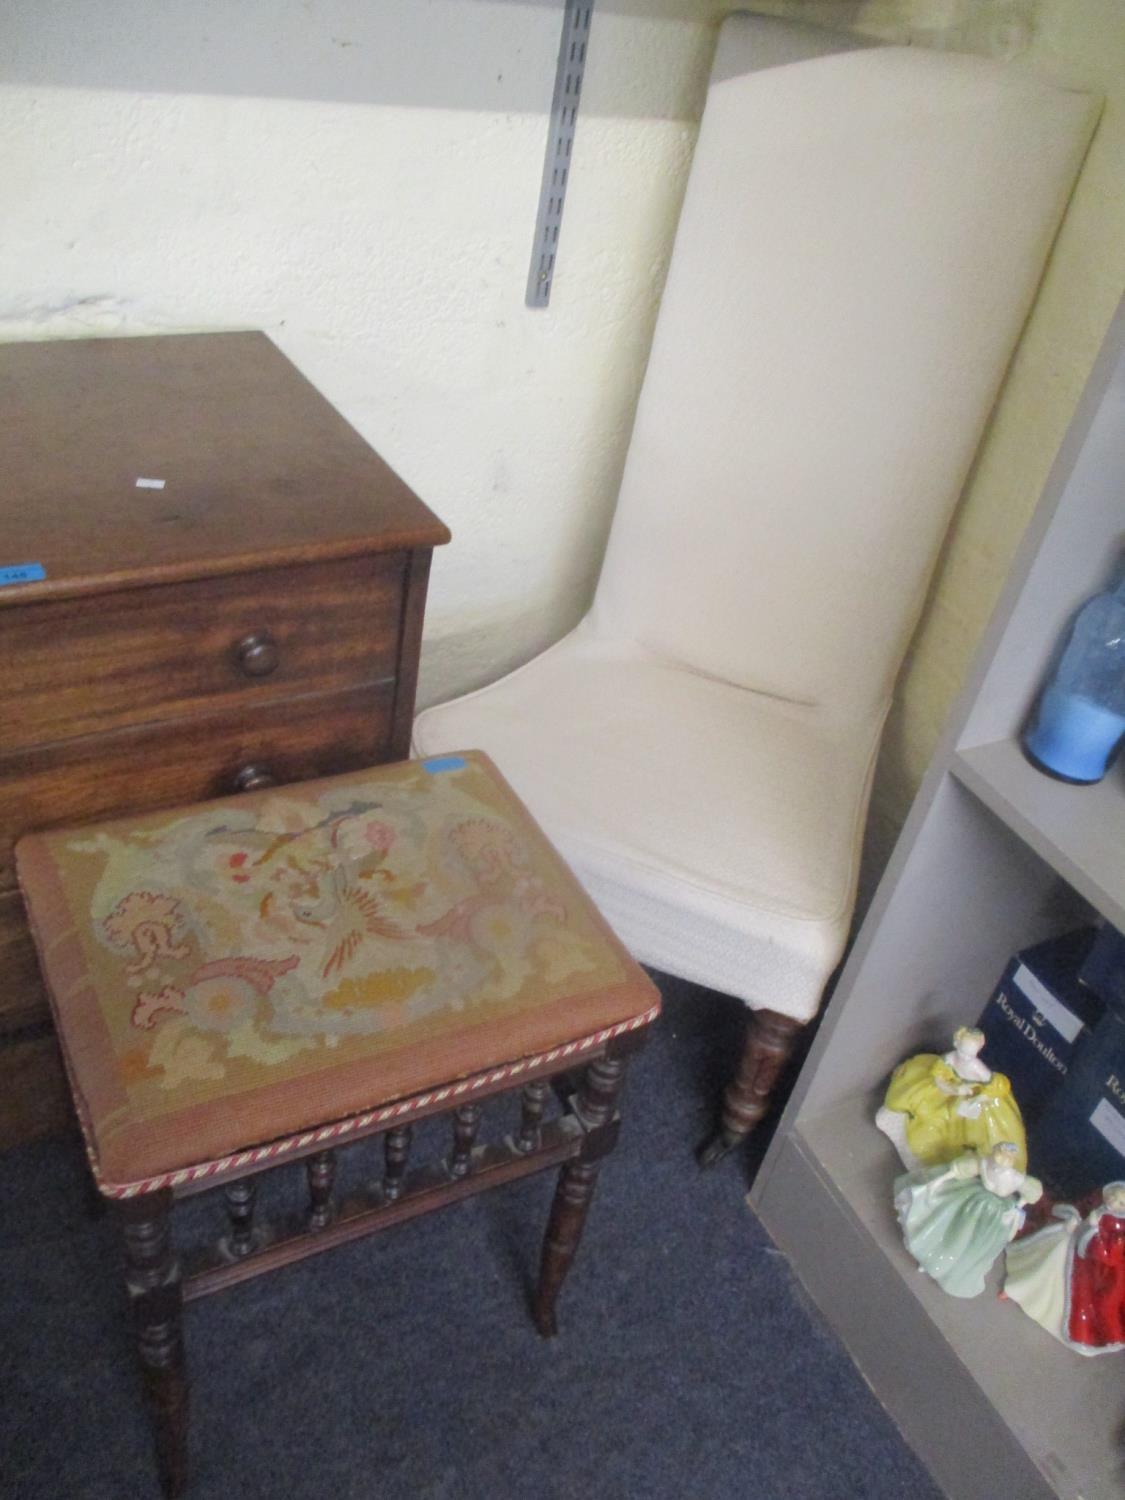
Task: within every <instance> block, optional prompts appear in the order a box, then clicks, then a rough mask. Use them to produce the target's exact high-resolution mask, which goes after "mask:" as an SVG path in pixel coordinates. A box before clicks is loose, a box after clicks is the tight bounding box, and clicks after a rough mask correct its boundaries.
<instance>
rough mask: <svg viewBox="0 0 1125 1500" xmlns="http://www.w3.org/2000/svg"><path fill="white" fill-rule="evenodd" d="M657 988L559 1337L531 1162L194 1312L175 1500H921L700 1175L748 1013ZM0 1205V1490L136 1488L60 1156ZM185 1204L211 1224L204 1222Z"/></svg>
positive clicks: (0, 1164) (88, 1223) (101, 1258)
mask: <svg viewBox="0 0 1125 1500" xmlns="http://www.w3.org/2000/svg"><path fill="white" fill-rule="evenodd" d="M662 987H663V989H664V991H665V996H666V1010H665V1014H664V1017H663V1018H662V1020H661V1022H660V1023H659V1025H658V1027H657V1029H656V1034H655V1036H654V1038H653V1041H652V1043H651V1044H650V1046H649V1048H648V1049H647V1051H646V1052H645V1053H643V1054H642V1055H641V1057H639V1058H638V1059H636V1060H635V1062H634V1063H633V1065H632V1072H631V1077H630V1079H629V1083H628V1086H627V1092H626V1098H625V1127H624V1131H623V1135H622V1140H621V1143H620V1145H619V1147H618V1150H617V1152H616V1154H615V1155H614V1156H613V1157H611V1158H610V1160H609V1162H608V1163H607V1166H606V1168H605V1171H604V1172H603V1174H602V1180H601V1184H600V1187H599V1191H598V1196H597V1198H596V1199H595V1202H594V1206H593V1209H592V1210H591V1215H590V1221H589V1224H588V1227H587V1232H586V1238H585V1242H584V1244H583V1247H582V1251H581V1253H580V1255H579V1258H578V1261H577V1263H576V1265H575V1268H574V1271H573V1272H572V1275H571V1278H570V1281H569V1282H568V1284H567V1286H566V1288H565V1290H564V1293H563V1297H562V1300H561V1302H560V1322H561V1326H562V1332H561V1334H560V1337H559V1338H558V1339H556V1340H555V1341H553V1342H551V1343H545V1342H543V1341H541V1340H540V1339H539V1338H538V1337H537V1335H536V1334H535V1332H534V1331H533V1329H532V1326H531V1323H530V1320H529V1318H528V1316H527V1311H526V1298H527V1288H528V1283H529V1280H530V1278H531V1276H532V1274H533V1271H534V1268H535V1266H536V1262H537V1257H538V1240H539V1234H540V1231H541V1228H542V1225H543V1222H544V1217H545V1214H546V1210H547V1205H548V1202H549V1198H550V1193H551V1187H552V1181H551V1176H549V1175H547V1174H544V1175H541V1176H539V1177H536V1178H533V1179H531V1180H529V1181H527V1182H525V1183H522V1184H517V1185H515V1186H513V1187H510V1188H507V1189H503V1190H500V1191H498V1192H494V1193H490V1194H486V1195H484V1196H482V1197H481V1198H478V1199H476V1200H475V1201H473V1202H469V1203H465V1204H462V1205H459V1206H457V1207H455V1208H451V1209H447V1210H445V1211H444V1212H443V1213H441V1214H435V1215H432V1216H430V1217H428V1218H426V1219H424V1220H420V1221H417V1222H416V1223H414V1224H411V1225H407V1226H404V1227H402V1228H400V1229H398V1230H394V1231H391V1232H390V1233H388V1234H386V1235H383V1236H380V1237H377V1238H375V1239H370V1240H367V1241H366V1242H363V1243H359V1244H355V1245H350V1246H346V1247H344V1248H341V1249H338V1250H335V1251H333V1252H331V1254H329V1255H325V1256H323V1257H320V1258H319V1259H316V1260H313V1261H310V1262H306V1263H305V1264H304V1265H302V1266H298V1267H293V1268H291V1269H289V1270H287V1271H284V1272H279V1273H276V1274H274V1275H272V1276H267V1277H264V1278H262V1279H260V1280H258V1281H256V1282H252V1283H250V1284H249V1285H247V1286H245V1287H242V1288H239V1289H235V1290H233V1291H231V1292H228V1293H226V1294H224V1295H222V1296H218V1297H212V1298H208V1299H206V1300H205V1301H203V1302H199V1303H195V1304H193V1305H192V1306H191V1307H190V1308H189V1309H188V1312H187V1338H188V1358H189V1362H190V1369H191V1373H192V1376H193V1382H194V1385H193V1413H192V1423H193V1434H192V1463H193V1474H192V1483H191V1486H190V1488H189V1500H191V1497H194V1500H219V1497H222V1500H228V1497H235V1496H237V1497H245V1500H257V1497H262V1500H265V1497H270V1500H273V1497H279V1500H280V1497H286V1500H508V1497H513V1500H514V1497H517V1496H521V1497H522V1496H527V1497H529V1500H804V1497H806V1496H807V1497H816V1500H845V1497H853V1496H854V1497H859V1496H862V1497H864V1500H899V1497H905V1496H909V1497H910V1500H939V1492H938V1491H937V1490H936V1489H935V1487H934V1485H933V1483H932V1481H931V1480H930V1479H929V1478H928V1477H927V1475H926V1474H925V1472H924V1470H923V1469H922V1468H921V1466H920V1465H919V1464H918V1462H917V1461H916V1460H915V1459H914V1457H913V1456H912V1454H911V1453H910V1452H909V1450H908V1449H907V1448H906V1446H905V1445H904V1443H903V1442H902V1440H901V1438H900V1437H899V1436H898V1434H897V1433H896V1431H895V1429H894V1427H893V1426H892V1424H891V1422H890V1420H889V1419H888V1417H887V1416H886V1414H885V1413H884V1412H883V1411H882V1409H881V1408H880V1406H879V1404H878V1403H877V1401H876V1400H875V1398H874V1397H873V1396H872V1394H871V1392H870V1391H869V1390H868V1389H867V1387H866V1386H865V1385H864V1383H863V1381H862V1379H861V1378H860V1376H859V1375H858V1374H857V1372H856V1371H855V1369H854V1368H853V1366H852V1365H851V1363H850V1362H849V1360H848V1358H847V1356H846V1355H845V1353H844V1352H843V1350H842V1349H841V1347H840V1346H839V1344H838V1343H837V1342H836V1340H835V1338H834V1337H833V1336H832V1335H831V1334H830V1333H829V1332H828V1330H827V1329H826V1327H825V1326H824V1325H823V1323H822V1322H821V1321H820V1318H819V1316H818V1315H817V1313H816V1312H815V1311H814V1310H813V1309H812V1308H811V1307H810V1305H809V1304H808V1303H807V1301H806V1299H805V1298H804V1296H803V1294H802V1292H801V1290H800V1288H799V1286H798V1284H797V1282H796V1280H795V1278H794V1277H793V1275H792V1273H791V1272H790V1270H789V1267H788V1265H787V1263H786V1261H785V1259H784V1258H783V1257H782V1256H781V1255H780V1253H779V1252H778V1251H776V1250H775V1249H774V1248H773V1247H772V1246H771V1244H770V1242H769V1239H768V1238H767V1236H766V1234H765V1233H764V1231H763V1230H762V1228H761V1227H760V1226H759V1224H758V1223H757V1221H756V1220H755V1219H754V1217H753V1215H752V1214H751V1213H750V1211H749V1209H748V1208H747V1207H746V1204H745V1201H744V1194H745V1190H746V1166H745V1163H744V1162H742V1161H737V1160H733V1159H730V1158H728V1159H727V1160H726V1161H725V1162H723V1163H722V1164H721V1165H720V1166H719V1167H718V1168H717V1169H715V1170H714V1171H712V1172H711V1173H709V1174H700V1173H699V1172H698V1171H697V1170H696V1168H695V1166H694V1164H693V1161H692V1156H691V1149H692V1145H693V1143H694V1142H695V1141H696V1139H697V1138H698V1137H699V1136H700V1135H701V1133H702V1132H703V1130H704V1128H705V1126H706V1124H707V1122H708V1120H709V1117H710V1109H711V1105H712V1102H713V1097H714V1094H713V1090H714V1088H715V1087H716V1083H717V1081H718V1079H719V1078H721V1076H722V1074H723V1072H724V1071H725V1068H726V1066H727V1058H729V1056H730V1052H731V1048H732V1047H733V1046H735V1045H736V1043H737V1037H738V1025H739V1020H740V1015H739V1010H738V1008H737V1007H735V1006H732V1005H730V1004H729V1002H723V1001H721V1000H719V999H718V998H716V997H712V996H709V995H702V994H700V992H698V991H693V990H690V989H689V988H687V987H680V986H678V985H676V984H674V983H673V982H671V981H665V982H663V983H662ZM498 1108H501V1106H497V1105H493V1106H492V1107H491V1111H490V1109H489V1108H487V1107H486V1110H485V1126H484V1128H485V1129H486V1130H487V1127H488V1123H489V1120H490V1114H491V1117H492V1119H493V1126H494V1129H495V1128H496V1125H497V1121H496V1114H497V1110H498ZM438 1128H440V1127H438V1125H437V1122H433V1123H432V1126H428V1127H427V1129H429V1130H431V1133H432V1131H433V1130H436V1129H438ZM505 1128H508V1126H507V1119H506V1115H505V1117H504V1118H503V1120H501V1121H500V1122H499V1132H498V1133H502V1131H503V1130H504V1129H505ZM482 1138H483V1135H482ZM443 1140H444V1130H442V1135H441V1137H440V1141H443ZM440 1141H439V1148H440ZM424 1146H425V1142H424V1140H420V1141H419V1143H418V1145H417V1146H416V1151H417V1152H418V1154H419V1155H421V1153H422V1151H423V1150H424ZM373 1150H374V1148H372V1147H367V1148H365V1147H364V1146H363V1145H360V1146H358V1147H354V1148H352V1149H351V1151H350V1152H349V1153H346V1154H345V1162H344V1166H343V1168H342V1176H344V1177H347V1176H349V1175H350V1176H355V1175H356V1174H362V1173H363V1172H364V1170H365V1169H366V1168H367V1167H368V1166H369V1163H370V1157H371V1155H372V1154H373ZM365 1156H366V1157H367V1160H366V1161H365V1159H364V1158H365ZM297 1175H298V1174H295V1173H291V1174H290V1176H292V1177H296V1176H297ZM274 1180H275V1182H276V1184H277V1186H276V1187H275V1189H274V1192H275V1193H278V1194H281V1193H284V1192H286V1191H287V1190H288V1185H287V1183H286V1181H285V1174H284V1173H282V1174H275V1179H274ZM0 1201H2V1202H3V1204H4V1210H3V1221H2V1225H0V1266H2V1267H3V1283H2V1286H0V1492H2V1493H3V1494H4V1495H5V1496H7V1497H8V1500H134V1497H135V1500H148V1497H153V1500H155V1497H157V1496H158V1490H157V1486H156V1484H155V1481H154V1478H153V1469H152V1464H151V1458H150V1448H149V1435H148V1430H147V1426H146V1420H145V1418H144V1415H143V1413H142V1409H141V1405H140V1400H139V1392H138V1386H137V1382H136V1377H135V1374H134V1368H133V1364H132V1355H131V1350H130V1347H129V1344H128V1342H127V1336H126V1321H125V1316H124V1306H123V1295H122V1293H121V1291H120V1289H119V1285H118V1277H117V1269H116V1254H115V1241H114V1232H113V1228H112V1225H111V1223H110V1222H109V1220H108V1219H107V1218H105V1217H102V1218H100V1219H99V1218H92V1217H90V1216H89V1210H88V1202H87V1197H86V1194H85V1190H84V1166H83V1162H82V1159H81V1156H80V1153H79V1151H78V1149H77V1147H76V1146H75V1145H74V1144H73V1143H67V1142H51V1143H45V1144H37V1145H35V1146H31V1147H24V1148H21V1149H19V1150H16V1151H13V1152H10V1153H8V1154H7V1155H6V1156H3V1157H0ZM181 1212H185V1211H183V1210H182V1211H181ZM186 1213H187V1215H188V1223H187V1224H186V1226H185V1227H186V1230H187V1232H188V1233H189V1235H190V1234H200V1233H204V1234H205V1233H207V1232H208V1230H209V1227H210V1225H211V1224H212V1223H213V1222H214V1221H213V1219H212V1217H211V1216H212V1215H217V1214H218V1213H219V1210H218V1208H214V1209H212V1208H211V1207H210V1205H208V1204H206V1203H205V1202H204V1201H202V1200H195V1202H194V1203H193V1204H191V1205H190V1206H189V1208H188V1209H187V1210H186Z"/></svg>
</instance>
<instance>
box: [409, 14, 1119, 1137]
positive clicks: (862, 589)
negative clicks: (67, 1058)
mask: <svg viewBox="0 0 1125 1500" xmlns="http://www.w3.org/2000/svg"><path fill="white" fill-rule="evenodd" d="M779 26H781V27H783V26H784V23H777V22H773V23H771V22H767V21H764V20H763V19H762V18H751V17H742V16H736V17H732V18H731V19H729V20H728V21H727V22H726V23H725V24H724V28H723V34H722V38H721V41H720V47H719V52H718V54H717V59H716V64H715V68H714V71H713V75H712V82H711V87H710V92H709V95H708V100H707V106H706V111H705V114H704V118H703V123H702V127H701V131H700V136H699V142H698V146H697V148H696V153H695V159H694V162H693V165H692V169H691V175H690V180H689V183H688V190H687V196H686V199H685V202H684V207H683V213H682V217H681V220H680V225H679V229H678V232H677V237H676V243H675V249H674V253H673V257H672V262H671V268H670V271H669V275H668V280H667V285H666V288H665V291H664V296H663V301H662V305H661V309H660V315H659V319H658V323H657V328H656V334H655V338H654V341H653V346H652V354H651V358H650V361H649V365H648V371H647V374H646V376H645V380H644V386H643V389H642V391H641V396H640V401H639V405H638V408H637V414H636V421H635V426H634V429H633V434H632V439H631V442H630V446H629V452H628V458H627V462H626V467H625V473H624V477H623V480H622V484H621V491H620V497H619V501H618V507H617V512H616V516H615V519H614V523H613V529H612V534H611V537H610V542H609V547H608V551H607V554H606V558H605V563H604V566H603V569H602V573H601V578H600V581H599V583H598V587H597V594H596V598H595V600H594V604H593V608H592V609H591V611H590V613H589V615H588V616H587V617H586V619H584V620H583V621H582V623H581V624H580V625H579V626H578V628H577V629H576V630H575V631H573V633H572V634H570V635H568V636H567V637H566V638H565V639H563V640H561V641H559V642H558V644H557V645H555V646H554V647H552V648H551V649H550V650H549V651H547V652H545V653H544V654H543V655H542V656H540V657H538V658H536V659H535V660H534V661H532V662H530V663H529V664H528V665H527V666H525V667H523V668H521V669H520V670H519V671H516V672H513V673H512V674H511V675H510V676H508V677H505V678H504V679H503V680H501V681H500V682H497V683H496V684H494V685H493V686H491V687H487V688H485V689H483V690H482V691H480V692H476V693H471V694H469V695H468V696H467V697H464V698H461V699H458V700H456V701H454V702H452V703H448V704H445V705H442V706H440V707H437V708H433V709H430V710H429V711H428V712H426V713H423V714H422V715H421V716H420V717H419V719H418V721H417V723H416V726H415V744H416V747H417V749H418V750H419V752H420V753H423V754H427V755H429V754H434V753H436V752H442V751H447V750H455V749H460V748H470V747H481V748H483V749H484V750H486V751H488V752H489V753H490V754H491V755H493V756H494V757H495V759H496V760H497V761H498V763H499V764H500V766H501V767H502V768H503V770H504V771H505V773H506V775H507V776H508V777H509V778H510V780H511V781H512V783H513V784H514V786H515V787H516V789H517V790H518V791H519V792H520V793H521V795H522V796H523V797H524V798H525V800H526V801H527V802H528V804H529V805H530V807H531V808H532V810H533V811H534V813H535V815H536V817H537V818H538V819H539V820H540V821H541V823H542V824H543V826H544V827H545V828H546V829H547V831H548V832H549V833H550V834H551V836H552V837H553V838H554V839H555V841H556V842H557V844H558V846H559V847H560V849H561V850H562V851H563V853H564V854H565V855H566V856H567V858H568V859H569V860H570V862H571V864H572V866H573V868H574V870H575V871H576V872H577V874H578V876H579V878H580V879H581V881H582V882H583V883H584V884H585V886H586V887H587V889H588V890H589V891H590V893H591V894H592V896H593V897H594V899H595V901H596V902H597V904H598V906H599V907H600V908H601V910H602V911H603V913H604V914H605V916H606V917H607V918H608V919H609V921H610V923H611V924H612V925H613V926H614V927H615V928H616V930H617V932H618V933H619V934H620V936H621V937H622V938H623V940H624V941H625V943H626V944H627V945H628V946H629V947H630V949H631V950H632V951H633V952H634V953H635V954H636V956H637V957H638V958H640V959H641V960H642V961H643V962H645V963H647V964H650V965H652V966H654V967H655V968H657V969H661V970H665V971H667V972H670V973H672V974H676V975H680V976H682V977H684V978H686V979H689V980H695V981H698V982H699V983H700V984H703V985H706V986H709V987H712V988H714V989H717V990H720V991H723V992H725V993H727V994H731V995H735V996H738V997H740V998H741V999H742V1000H743V1001H744V1002H745V1003H746V1005H747V1006H748V1007H750V1010H751V1016H750V1025H749V1029H748V1039H747V1043H746V1049H745V1053H744V1056H743V1058H742V1062H741V1065H740V1067H739V1068H738V1071H737V1076H736V1077H735V1078H734V1080H733V1081H732V1083H731V1084H730V1086H729V1088H728V1089H727V1092H726V1097H725V1105H724V1110H723V1116H722V1128H721V1132H720V1134H719V1136H718V1137H716V1140H715V1141H714V1142H713V1143H712V1145H711V1147H710V1148H709V1149H708V1150H707V1151H706V1152H705V1153H704V1156H705V1159H708V1160H710V1159H714V1158H715V1157H716V1156H718V1155H720V1154H721V1153H722V1151H723V1150H725V1149H729V1147H731V1146H732V1145H733V1144H734V1143H735V1142H736V1141H737V1140H738V1139H739V1138H740V1137H742V1136H743V1135H744V1134H745V1133H746V1132H747V1131H748V1130H749V1129H750V1128H751V1127H752V1126H753V1125H754V1124H755V1123H756V1122H757V1121H758V1119H759V1118H760V1117H761V1116H762V1115H763V1113H764V1112H765V1109H766V1104H767V1099H768V1095H769V1091H770V1088H771V1086H772V1083H773V1081H774V1078H775V1076H776V1074H777V1071H778V1069H779V1067H780V1065H781V1063H782V1062H783V1061H784V1059H785V1058H786V1057H787V1055H788V1054H789V1051H790V1050H791V1048H792V1045H793V1042H794V1040H795V1038H796V1036H797V1034H798V1032H799V1029H800V1028H801V1027H802V1026H803V1025H804V1024H805V1023H806V1022H807V1021H809V1020H810V1019H811V1018H812V1017H813V1016H814V1015H815V1014H816V1012H817V1009H818V1007H819V1005H820V1001H821V996H822V993H823V990H824V986H825V983H826V981H827V980H828V978H829V977H830V975H831V973H832V971H833V969H834V968H835V966H836V965H837V963H838V962H839V959H840V957H841V954H842V951H843V948H844V944H845V940H846V938H847V935H848V926H849V920H850V917H851V912H852V906H853V902H854V896H855V885H856V873H857V866H858V860H859V854H860V845H861V839H862V834H863V827H864V821H865V814H866V809H867V801H868V795H869V790H870V786H871V777H872V770H873V767H874V764H875V756H876V752H877V749H878V745H879V737H880V732H881V729H882V725H883V721H884V717H885V715H886V712H887V708H888V705H889V702H890V698H891V692H892V688H893V684H894V680H895V675H896V672H897V670H898V667H899V664H900V662H901V660H902V656H903V653H904V651H905V649H906V645H907V642H908V640H909V637H910V634H911V631H912V629H913V627H914V625H915V622H916V620H917V617H918V613H919V610H920V608H921V605H922V600H923V596H924V593H925V590H926V585H927V580H928V579H929V576H930V573H931V570H932V568H933V564H934V560H935V557H936V554H937V551H938V548H939V546H940V544H941V541H942V537H943V535H944V532H945V530H946V526H947V524H948V521H949V517H950V513H951V511H952V509H953V506H954V504H955V502H956V500H957V497H958V493H959V491H960V489H961V487H962V484H963V482H964V480H965V476H966V473H967V471H968V468H969V465H970V463H971V461H972V458H973V454H974V451H975V449H976V447H977V444H978V442H979V439H980V435H981V431H982V429H983V427H984V425H985V422H986V420H987V418H988V414H989V410H990V408H991V406H992V403H993V401H994V398H995V396H996V393H997V389H998V387H999V385H1000V382H1001V380H1002V378H1003V375H1004V370H1005V367H1006V365H1007V362H1008V360H1009V357H1010V355H1011V353H1012V349H1013V347H1014V345H1015V343H1016V340H1017V338H1018V336H1019V332H1020V328H1021V325H1022V323H1023V320H1024V318H1025V316H1026V314H1027V311H1028V308H1029V306H1030V304H1031V302H1032V300H1033V297H1034V295H1035V291H1036V287H1037V283H1038V281H1039V277H1040V275H1041V272H1042V269H1043V265H1044V261H1045V259H1046V257H1047V254H1048V251H1049V248H1050V245H1051V241H1052V238H1053V236H1054V234H1055V231H1056V228H1057V225H1058V222H1059V219H1060V217H1061V215H1062V212H1063V209H1064V206H1065V203H1066V200H1067V196H1068V194H1069V191H1070V188H1071V185H1072V183H1073V180H1074V178H1075V175H1076V173H1077V170H1078V167H1079V164H1080V162H1081V159H1082V155H1083V152H1084V150H1085V147H1086V145H1087V142H1088V140H1089V137H1090V133H1091V131H1092V129H1093V126H1094V123H1095V119H1096V106H1095V105H1094V102H1093V101H1092V100H1091V99H1090V98H1089V97H1088V96H1086V95H1083V94H1079V93H1075V92H1070V91H1066V90H1063V89H1059V88H1055V87H1053V86H1049V85H1047V84H1045V83H1043V82H1040V81H1038V80H1036V79H1034V78H1033V77H1031V76H1029V75H1028V74H1026V73H1024V72H1022V71H1020V70H1018V69H1016V68H1013V67H1005V66H1002V65H1000V64H997V63H993V62H991V61H987V60H983V59H980V58H974V57H966V56H955V55H951V54H939V53H932V52H924V51H918V50H912V49H904V48H890V47H888V48H872V49H864V50H852V51H845V52H842V53H841V52H839V51H838V50H833V53H832V55H826V56H818V57H815V58H813V59H808V58H806V60H801V61H794V62H788V63H785V64H783V65H779V66H769V67H767V68H766V69H764V70H758V71H754V70H752V68H751V67H750V62H751V61H752V60H753V59H754V58H755V57H756V56H757V57H758V58H759V60H760V55H761V53H762V52H763V50H764V51H765V52H766V53H767V54H768V55H769V56H768V60H769V61H771V62H776V60H777V58H776V56H774V54H775V53H776V52H777V50H778V41H779V38H780V39H781V42H782V44H783V45H782V46H781V52H780V55H781V56H784V55H785V47H784V37H785V33H784V32H783V31H782V32H779V30H778V27H779ZM801 45H802V46H804V47H805V50H806V51H808V50H810V49H809V48H808V46H807V45H806V44H804V43H802V44H801ZM790 55H796V56H799V55H800V47H798V49H797V51H796V52H793V53H791V54H790ZM560 290H561V288H560Z"/></svg>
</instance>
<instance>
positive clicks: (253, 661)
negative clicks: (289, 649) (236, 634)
mask: <svg viewBox="0 0 1125 1500" xmlns="http://www.w3.org/2000/svg"><path fill="white" fill-rule="evenodd" d="M235 651H236V654H237V656H238V665H239V666H240V667H241V668H242V670H243V671H244V672H245V673H246V675H247V677H268V676H269V675H270V673H271V672H273V671H274V670H275V669H276V667H277V664H278V662H279V661H280V660H281V656H280V653H279V652H278V649H277V642H276V641H275V640H274V638H273V636H272V635H270V633H269V631H268V630H260V631H256V632H255V634H254V635H248V636H245V637H244V638H243V639H242V640H241V641H239V643H238V645H237V646H236V647H235Z"/></svg>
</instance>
